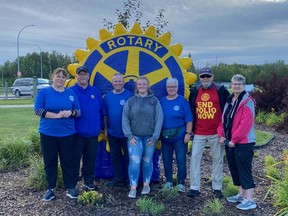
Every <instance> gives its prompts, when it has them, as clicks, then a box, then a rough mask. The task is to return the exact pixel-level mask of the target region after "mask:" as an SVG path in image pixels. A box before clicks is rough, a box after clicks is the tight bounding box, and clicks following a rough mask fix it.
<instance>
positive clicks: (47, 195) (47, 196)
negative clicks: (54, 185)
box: [42, 189, 56, 202]
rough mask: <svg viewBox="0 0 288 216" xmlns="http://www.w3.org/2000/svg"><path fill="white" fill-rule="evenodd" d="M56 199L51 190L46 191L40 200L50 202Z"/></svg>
mask: <svg viewBox="0 0 288 216" xmlns="http://www.w3.org/2000/svg"><path fill="white" fill-rule="evenodd" d="M55 198H56V197H55V195H54V190H53V189H48V190H47V191H46V192H45V194H44V196H43V197H42V200H43V201H45V202H49V201H51V200H54V199H55Z"/></svg>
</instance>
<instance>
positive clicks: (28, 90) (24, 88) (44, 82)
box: [11, 78, 51, 97]
mask: <svg viewBox="0 0 288 216" xmlns="http://www.w3.org/2000/svg"><path fill="white" fill-rule="evenodd" d="M50 84H51V83H50V81H49V80H48V79H42V78H38V79H37V90H38V91H39V90H41V89H43V88H46V87H49V86H50ZM11 92H12V93H13V94H14V95H15V96H16V97H20V96H22V95H31V96H32V97H33V78H19V79H16V80H15V81H14V83H13V85H12V87H11Z"/></svg>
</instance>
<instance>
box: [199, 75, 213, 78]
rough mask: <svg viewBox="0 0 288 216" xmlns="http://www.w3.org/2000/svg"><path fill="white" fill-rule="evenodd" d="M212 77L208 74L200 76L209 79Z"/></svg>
mask: <svg viewBox="0 0 288 216" xmlns="http://www.w3.org/2000/svg"><path fill="white" fill-rule="evenodd" d="M211 77H212V75H209V74H204V75H200V78H211Z"/></svg>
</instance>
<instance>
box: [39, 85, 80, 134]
mask: <svg viewBox="0 0 288 216" xmlns="http://www.w3.org/2000/svg"><path fill="white" fill-rule="evenodd" d="M34 109H35V112H37V111H39V110H46V111H48V112H53V113H59V112H60V111H61V110H74V109H75V110H78V111H79V112H80V106H79V102H78V98H77V96H76V94H75V93H74V92H73V91H72V90H70V89H65V90H64V91H63V92H58V91H56V90H54V89H53V88H52V87H47V88H43V89H41V91H39V93H38V95H37V98H36V101H35V104H34ZM38 131H39V132H40V133H42V134H45V135H48V136H55V137H65V136H69V135H72V134H74V133H75V132H76V130H75V126H74V118H73V117H69V118H59V119H58V118H57V119H52V118H45V117H41V118H40V124H39V130H38Z"/></svg>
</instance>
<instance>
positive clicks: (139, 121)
mask: <svg viewBox="0 0 288 216" xmlns="http://www.w3.org/2000/svg"><path fill="white" fill-rule="evenodd" d="M163 120H164V116H163V111H162V107H161V105H160V103H159V101H158V99H157V98H156V97H155V96H154V94H153V93H151V94H148V95H146V96H145V97H141V96H140V95H139V94H137V93H135V95H134V96H133V97H131V98H129V100H128V101H127V102H126V104H125V105H124V108H123V114H122V129H123V132H124V135H125V137H127V138H128V140H129V141H130V140H131V139H132V138H133V137H134V136H151V140H152V141H153V144H156V142H157V140H158V138H159V136H160V132H161V129H162V124H163Z"/></svg>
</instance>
